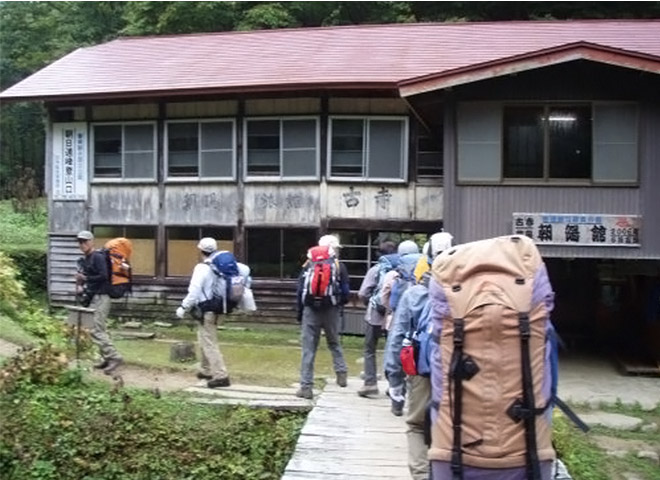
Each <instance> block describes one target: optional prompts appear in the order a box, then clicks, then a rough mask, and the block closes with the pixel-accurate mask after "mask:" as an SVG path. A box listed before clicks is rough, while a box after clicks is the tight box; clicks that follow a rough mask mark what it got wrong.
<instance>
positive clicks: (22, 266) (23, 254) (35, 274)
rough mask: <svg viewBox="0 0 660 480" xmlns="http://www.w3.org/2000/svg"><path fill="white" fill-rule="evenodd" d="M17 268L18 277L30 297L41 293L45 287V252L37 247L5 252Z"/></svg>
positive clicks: (46, 276) (46, 274)
mask: <svg viewBox="0 0 660 480" xmlns="http://www.w3.org/2000/svg"><path fill="white" fill-rule="evenodd" d="M7 254H8V255H9V256H10V257H11V259H12V260H13V261H14V263H15V264H16V267H17V268H18V278H19V280H21V281H22V282H23V283H24V285H25V291H26V292H27V293H28V294H30V296H31V297H33V296H35V295H41V294H43V293H45V292H46V288H47V281H48V280H47V279H48V272H47V260H46V252H44V251H43V250H38V249H27V250H13V251H11V252H8V253H7Z"/></svg>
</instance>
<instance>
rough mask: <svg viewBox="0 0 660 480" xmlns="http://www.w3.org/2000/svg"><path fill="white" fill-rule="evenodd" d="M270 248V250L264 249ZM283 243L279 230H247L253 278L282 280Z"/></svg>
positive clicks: (248, 261) (249, 261)
mask: <svg viewBox="0 0 660 480" xmlns="http://www.w3.org/2000/svg"><path fill="white" fill-rule="evenodd" d="M265 246H268V248H264V247H265ZM281 252H282V243H281V237H280V229H279V228H248V229H247V263H248V265H250V268H251V269H252V276H253V277H274V278H280V276H281V273H280V272H281V265H280V258H281V256H280V255H281Z"/></svg>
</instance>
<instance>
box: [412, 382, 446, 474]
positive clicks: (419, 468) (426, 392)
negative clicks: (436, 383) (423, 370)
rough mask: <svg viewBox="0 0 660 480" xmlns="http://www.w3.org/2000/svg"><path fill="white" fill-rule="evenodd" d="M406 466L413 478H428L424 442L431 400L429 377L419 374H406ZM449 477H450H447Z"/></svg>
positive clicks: (427, 460)
mask: <svg viewBox="0 0 660 480" xmlns="http://www.w3.org/2000/svg"><path fill="white" fill-rule="evenodd" d="M406 383H407V387H408V416H407V417H406V424H407V425H408V430H406V436H407V437H408V468H409V469H410V476H411V477H412V478H413V480H427V479H428V478H429V459H428V449H429V447H428V446H427V445H426V443H425V442H424V421H425V416H426V406H427V405H428V403H429V401H430V400H431V379H430V378H429V377H423V376H421V375H412V376H408V379H407V381H406ZM448 478H451V477H448Z"/></svg>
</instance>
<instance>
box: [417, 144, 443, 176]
mask: <svg viewBox="0 0 660 480" xmlns="http://www.w3.org/2000/svg"><path fill="white" fill-rule="evenodd" d="M441 145H442V137H441V135H437V136H426V135H420V136H419V137H417V176H418V177H442V174H443V165H442V146H441Z"/></svg>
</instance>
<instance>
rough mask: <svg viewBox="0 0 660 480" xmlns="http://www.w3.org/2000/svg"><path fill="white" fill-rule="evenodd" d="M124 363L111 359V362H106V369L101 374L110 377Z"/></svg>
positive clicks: (117, 359)
mask: <svg viewBox="0 0 660 480" xmlns="http://www.w3.org/2000/svg"><path fill="white" fill-rule="evenodd" d="M122 363H124V360H123V359H122V358H113V359H111V360H108V364H107V365H106V367H105V368H104V369H103V373H105V374H106V375H112V372H114V371H115V370H117V367H119V365H121V364H122Z"/></svg>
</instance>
